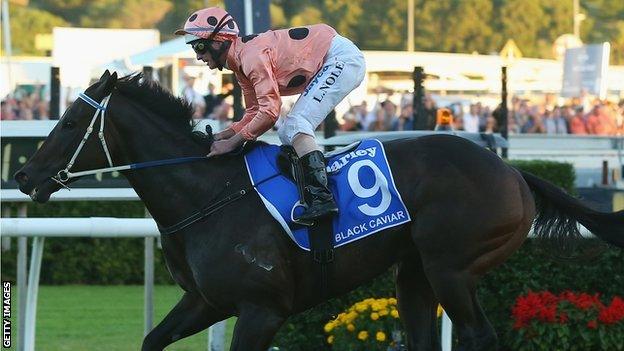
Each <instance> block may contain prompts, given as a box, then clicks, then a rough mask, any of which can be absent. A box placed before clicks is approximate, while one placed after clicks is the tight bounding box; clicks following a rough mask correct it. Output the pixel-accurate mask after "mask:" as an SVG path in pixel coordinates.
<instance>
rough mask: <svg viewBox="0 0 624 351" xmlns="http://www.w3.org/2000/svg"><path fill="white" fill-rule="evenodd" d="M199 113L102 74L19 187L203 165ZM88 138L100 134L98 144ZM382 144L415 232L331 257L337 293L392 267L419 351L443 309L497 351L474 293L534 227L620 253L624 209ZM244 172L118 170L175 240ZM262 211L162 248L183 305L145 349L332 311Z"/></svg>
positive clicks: (247, 338)
mask: <svg viewBox="0 0 624 351" xmlns="http://www.w3.org/2000/svg"><path fill="white" fill-rule="evenodd" d="M100 113H101V116H98V115H99V114H100ZM104 113H105V114H104ZM191 116H192V114H191V109H190V107H189V105H188V104H186V103H185V102H184V101H182V100H179V99H177V98H175V97H173V96H172V95H171V94H170V93H168V92H167V91H165V90H163V88H162V87H160V86H158V85H157V84H155V83H151V82H148V81H146V80H144V79H143V78H142V76H141V75H140V74H138V75H136V74H135V75H131V76H128V77H124V78H121V79H118V78H117V74H116V73H113V74H110V73H109V72H108V71H106V72H105V73H104V74H103V75H102V77H101V78H100V80H99V81H98V82H96V83H95V84H93V85H92V86H90V87H89V88H88V89H87V90H86V91H85V93H84V94H83V95H82V99H79V100H77V101H76V102H74V103H73V104H72V105H71V106H70V107H69V108H68V109H67V111H66V112H65V114H64V115H63V116H62V118H61V119H60V120H59V122H58V123H57V125H56V126H55V128H54V129H53V130H52V132H51V133H50V135H49V136H48V137H47V139H46V141H45V142H44V143H43V145H42V146H41V148H40V149H39V150H38V151H37V152H36V153H35V154H34V155H33V156H32V158H31V159H30V160H29V161H28V162H27V163H26V164H25V165H24V167H23V168H21V170H20V171H18V172H17V173H16V175H15V179H16V180H17V182H18V183H19V185H20V190H21V191H22V192H24V193H26V194H29V195H30V196H31V198H32V199H33V200H34V201H37V202H40V203H43V202H46V201H47V200H48V199H49V197H50V195H51V194H52V193H54V192H55V191H57V190H59V189H60V188H62V187H67V186H69V184H70V183H71V182H73V181H74V180H76V179H77V178H79V177H75V178H70V176H69V172H70V171H72V168H75V169H79V170H93V169H98V168H102V167H104V166H106V165H110V166H113V165H119V164H131V163H137V162H146V161H153V160H163V159H171V158H182V157H202V156H204V155H205V154H206V153H207V148H206V145H205V144H204V143H203V142H202V141H201V140H198V139H197V138H194V137H193V135H192V119H191ZM104 122H106V123H104ZM90 126H91V127H90ZM89 128H91V129H92V130H95V131H98V130H99V131H101V132H102V133H101V136H100V139H98V138H96V137H95V136H93V137H91V136H90V132H89V131H87V130H91V129H89ZM86 131H87V132H86ZM83 140H84V141H83ZM383 145H384V148H385V152H386V154H387V159H388V163H389V165H390V168H391V170H392V173H393V176H394V180H395V183H396V187H397V190H398V191H399V193H400V194H401V197H402V199H403V200H404V202H405V205H406V207H407V209H408V211H409V213H410V217H411V219H412V220H411V221H410V222H408V223H406V224H403V225H400V226H397V227H394V228H391V229H387V230H384V231H382V232H379V233H378V234H376V235H371V236H369V237H367V238H364V239H362V240H358V241H356V242H354V243H352V244H349V245H346V246H341V247H339V248H337V249H336V256H335V260H334V263H333V264H334V278H335V281H333V282H332V290H331V292H330V296H338V295H341V294H344V293H346V292H348V291H350V290H352V289H354V288H355V287H357V286H359V285H361V284H364V283H366V282H368V281H370V280H371V279H373V278H374V277H376V276H378V275H379V274H381V273H383V272H385V271H386V270H387V269H388V268H390V267H391V266H392V265H396V266H397V276H396V289H397V290H396V292H397V298H398V301H399V302H398V305H399V312H400V315H401V320H402V322H403V324H404V328H405V332H406V335H407V343H408V347H409V349H410V350H435V349H439V348H440V342H439V339H438V337H437V331H436V328H437V327H436V308H437V306H438V303H440V304H441V305H442V306H443V307H444V309H445V311H446V312H447V313H448V315H449V317H450V318H451V320H452V321H453V325H454V326H455V327H456V328H457V329H456V330H457V335H458V343H459V349H461V350H495V349H496V348H497V337H496V333H495V331H494V329H493V328H492V326H491V325H490V323H489V322H488V320H487V318H486V316H485V314H484V312H483V311H482V309H481V307H480V305H479V301H478V299H477V296H476V294H475V291H476V285H477V282H478V281H479V279H480V277H481V276H482V275H483V274H485V273H486V272H487V271H488V270H490V269H492V268H493V267H495V266H497V265H499V264H501V263H502V262H503V261H505V260H506V259H507V258H508V257H509V256H510V255H511V254H512V253H513V252H514V251H516V250H517V249H518V248H519V247H520V245H521V244H522V243H523V241H524V240H525V238H526V237H527V234H528V233H529V230H530V228H531V225H532V224H534V226H535V232H536V233H537V234H538V235H540V236H542V237H550V238H556V239H558V238H563V237H579V236H580V233H579V230H578V228H577V223H581V224H582V225H584V226H585V227H586V228H588V229H589V230H590V231H591V232H592V233H593V234H595V235H596V236H598V237H599V238H600V239H602V240H604V241H606V242H608V243H610V244H613V245H616V246H618V247H624V211H619V212H616V213H600V212H596V211H594V210H592V209H590V208H588V207H586V206H585V205H583V204H582V203H581V202H579V201H578V200H576V199H575V198H573V197H571V196H569V195H567V194H566V193H565V192H563V191H562V190H560V189H559V188H557V187H556V186H554V185H552V184H550V183H548V182H546V181H544V180H542V179H540V178H538V177H536V176H533V175H531V174H529V173H525V172H522V171H519V170H517V169H515V168H513V167H511V166H509V165H507V164H506V163H504V162H503V161H502V160H501V159H500V158H499V157H498V156H497V155H496V154H495V153H493V152H491V151H488V150H486V149H484V148H482V147H480V146H478V145H476V144H474V143H472V142H470V141H468V140H465V139H462V138H459V137H455V136H452V135H433V136H425V137H419V138H412V139H401V140H395V141H390V142H386V143H384V144H383ZM245 167H246V166H245V164H244V161H243V158H242V156H241V155H229V156H222V157H216V158H209V159H203V160H200V161H196V162H189V163H184V164H174V165H167V166H161V167H153V168H141V169H136V170H132V169H129V170H122V173H123V175H124V176H125V177H126V178H127V179H128V181H129V182H130V184H131V185H132V187H133V188H134V189H135V191H136V192H137V194H138V195H139V196H140V198H141V200H142V201H143V202H144V203H145V205H146V207H147V209H148V210H149V212H150V213H151V214H152V216H153V218H154V220H155V221H156V222H157V223H158V224H159V226H160V227H161V228H166V227H171V226H174V225H175V224H176V223H180V221H183V220H184V219H185V218H188V217H189V215H190V214H192V213H195V212H197V210H198V209H200V208H202V207H204V206H205V205H206V203H213V204H214V203H219V202H220V201H222V200H223V199H224V198H225V197H226V196H227V195H229V194H232V193H236V192H237V191H239V190H240V189H246V188H249V187H250V186H251V183H250V180H249V179H248V176H247V171H246V168H245ZM75 174H80V172H76V173H75ZM534 196H535V197H534ZM536 199H537V202H536ZM536 204H537V205H536ZM263 207H264V206H263V204H262V202H261V199H260V197H259V196H258V195H257V194H256V193H255V192H253V191H252V192H249V193H248V194H246V195H244V196H241V197H240V198H238V199H237V200H236V201H232V202H227V203H225V204H224V205H222V206H221V207H219V208H218V209H217V210H215V212H214V213H213V214H212V215H210V216H208V217H205V218H203V219H201V220H199V221H197V222H194V223H191V224H190V225H187V226H185V227H183V228H180V229H179V230H176V231H175V232H173V233H170V234H162V235H161V238H162V249H163V253H164V257H165V260H166V264H167V266H168V268H169V271H170V272H171V275H172V277H173V279H174V280H175V281H176V282H177V283H178V284H179V285H180V286H181V287H182V288H183V290H184V291H185V292H184V295H183V296H182V298H181V300H180V301H179V302H178V303H177V305H176V306H175V307H174V308H173V309H172V310H171V311H170V312H169V314H168V315H167V316H166V317H165V318H164V320H163V321H162V322H160V324H158V326H156V327H155V328H154V329H153V330H152V331H151V332H150V333H149V334H148V335H147V336H146V337H145V339H144V341H143V350H161V349H163V348H165V347H166V346H167V345H169V344H171V343H173V342H175V341H176V340H179V339H181V338H184V337H186V336H189V335H192V334H194V333H197V332H199V331H201V330H204V329H206V328H208V327H209V326H210V325H212V324H214V323H216V322H218V321H221V320H224V319H226V318H228V317H230V316H234V315H235V316H238V320H237V322H236V326H235V330H234V337H233V341H232V346H231V350H238V351H240V350H246V351H248V350H266V349H267V348H268V347H269V346H270V344H271V341H272V339H273V337H274V335H275V334H276V332H277V331H278V329H279V328H280V326H281V325H282V323H283V322H284V321H285V320H286V318H288V317H289V316H291V315H293V314H296V313H299V312H301V311H304V310H306V309H309V308H311V307H313V306H315V305H317V304H319V303H321V302H322V301H323V299H324V298H323V297H322V296H321V294H319V289H318V287H317V286H315V284H316V280H315V278H314V275H313V272H314V270H315V267H314V263H313V260H312V259H311V258H310V253H309V252H307V251H304V250H301V249H300V248H298V247H297V246H295V245H294V244H293V242H292V241H291V240H290V238H289V237H287V235H285V233H284V230H283V229H282V227H280V225H279V224H278V223H277V221H275V220H274V219H273V218H272V217H271V216H270V214H269V213H268V211H266V210H264V209H263Z"/></svg>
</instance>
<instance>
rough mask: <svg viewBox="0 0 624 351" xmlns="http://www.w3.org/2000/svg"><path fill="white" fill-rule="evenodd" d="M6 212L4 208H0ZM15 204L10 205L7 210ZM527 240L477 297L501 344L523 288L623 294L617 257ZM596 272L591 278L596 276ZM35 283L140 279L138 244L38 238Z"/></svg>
mask: <svg viewBox="0 0 624 351" xmlns="http://www.w3.org/2000/svg"><path fill="white" fill-rule="evenodd" d="M512 164H513V165H514V166H517V167H518V168H521V169H523V170H527V171H529V172H531V173H534V174H535V175H537V176H540V177H543V178H545V179H548V180H550V181H552V182H554V183H556V184H558V185H560V186H561V187H563V188H564V189H566V190H567V191H569V192H571V191H573V186H574V169H573V167H572V165H570V164H562V163H557V162H548V161H520V162H512ZM2 206H3V207H4V206H7V204H6V203H5V204H3V205H2ZM9 206H15V205H9ZM28 207H29V208H28V215H29V216H30V217H90V216H110V217H144V214H145V209H144V206H143V205H142V204H141V203H138V202H53V203H48V204H46V205H45V206H41V205H35V204H29V205H28ZM540 249H541V248H538V247H536V244H535V243H532V242H530V241H529V242H527V243H525V244H524V245H523V247H522V248H521V249H520V250H519V251H518V252H516V253H515V254H514V255H513V256H512V257H511V259H509V260H508V261H507V262H506V263H505V264H503V265H502V266H500V267H498V268H497V269H495V270H493V271H492V272H490V273H489V274H488V275H486V277H485V278H484V279H483V281H482V282H481V285H480V288H479V296H480V299H481V301H482V303H483V307H484V309H485V311H486V313H487V315H488V316H489V318H490V320H491V321H492V323H493V324H494V326H495V328H496V329H497V331H498V333H499V335H500V336H501V339H502V344H503V345H505V340H506V336H505V335H506V332H507V331H508V330H510V321H511V319H510V317H509V316H510V307H511V305H512V304H513V301H514V299H515V298H516V296H518V295H520V294H522V293H525V292H526V291H527V290H528V289H533V290H550V291H553V292H558V291H561V290H565V289H570V290H576V291H586V292H601V293H603V294H604V295H605V296H612V295H614V294H622V291H624V276H623V275H622V273H621V272H624V253H623V252H622V251H621V250H617V249H608V250H607V251H606V252H605V253H603V254H602V255H600V256H599V257H597V258H595V259H594V261H591V262H573V263H570V262H557V261H553V260H552V259H551V258H549V257H547V256H545V255H544V253H543V252H542V251H543V250H540ZM16 251H17V244H16V242H15V240H13V242H12V249H11V250H10V251H6V252H3V255H2V279H3V280H13V281H15V261H16V255H17V253H16ZM155 256H156V266H155V268H156V282H157V283H159V284H169V283H172V281H171V278H170V277H169V274H168V272H167V271H166V268H165V265H164V263H163V261H162V256H161V252H160V250H157V252H156V255H155ZM597 272H599V274H596V273H597ZM41 281H42V283H44V284H140V283H141V282H142V281H143V239H73V238H72V239H68V238H48V239H46V244H45V250H44V256H43V265H42V272H41ZM392 295H394V279H393V276H392V273H391V272H388V273H387V274H385V275H382V276H381V277H379V278H377V279H376V280H374V281H373V282H371V283H370V284H367V285H365V286H362V287H360V288H359V289H356V290H354V291H352V292H351V293H349V294H347V295H345V296H343V297H341V298H337V299H333V300H330V301H328V302H326V303H324V304H322V305H320V306H317V307H316V308H314V309H311V310H309V311H306V312H304V313H302V314H299V315H297V316H294V317H292V318H291V319H289V320H288V321H287V323H286V324H285V325H284V327H283V328H282V329H281V330H280V332H279V334H278V336H277V338H276V340H275V344H276V345H279V346H280V349H282V350H319V349H322V348H323V347H324V340H325V337H324V335H323V331H322V328H323V325H324V324H325V323H326V322H327V321H328V319H329V318H330V317H331V316H332V315H335V314H337V313H339V312H340V311H342V310H343V309H345V308H347V307H348V306H350V305H351V304H353V303H354V302H356V301H359V300H362V299H364V298H367V297H382V296H384V297H385V296H392Z"/></svg>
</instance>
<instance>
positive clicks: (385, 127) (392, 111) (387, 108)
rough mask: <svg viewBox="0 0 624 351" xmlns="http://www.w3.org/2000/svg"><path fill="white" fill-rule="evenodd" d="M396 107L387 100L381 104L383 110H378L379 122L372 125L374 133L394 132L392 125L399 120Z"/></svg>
mask: <svg viewBox="0 0 624 351" xmlns="http://www.w3.org/2000/svg"><path fill="white" fill-rule="evenodd" d="M397 118H398V116H397V115H396V105H395V104H394V103H393V102H392V101H390V100H385V101H384V102H382V103H381V109H378V110H377V120H376V121H375V123H373V124H372V126H371V127H372V129H371V130H373V131H389V130H392V123H394V120H395V119H397Z"/></svg>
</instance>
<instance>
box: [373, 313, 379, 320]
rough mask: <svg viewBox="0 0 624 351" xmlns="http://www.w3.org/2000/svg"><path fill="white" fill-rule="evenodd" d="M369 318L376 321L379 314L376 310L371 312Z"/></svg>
mask: <svg viewBox="0 0 624 351" xmlns="http://www.w3.org/2000/svg"><path fill="white" fill-rule="evenodd" d="M371 319H372V320H374V321H376V320H378V319H379V314H377V312H373V313H371Z"/></svg>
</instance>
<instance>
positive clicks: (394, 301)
mask: <svg viewBox="0 0 624 351" xmlns="http://www.w3.org/2000/svg"><path fill="white" fill-rule="evenodd" d="M388 304H390V305H393V306H394V305H396V304H397V299H395V298H394V297H391V298H389V299H388Z"/></svg>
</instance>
